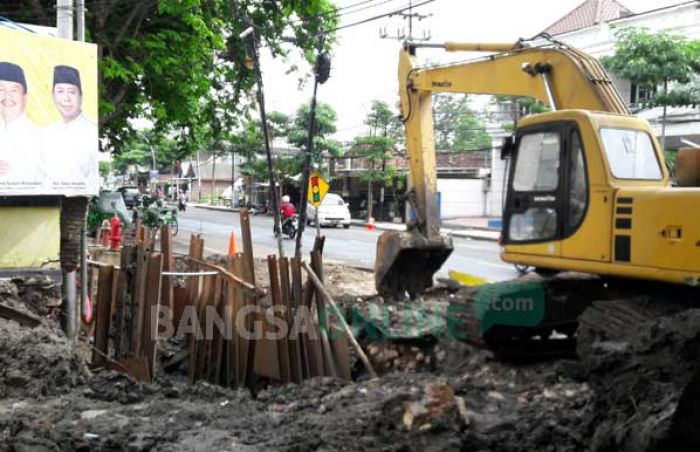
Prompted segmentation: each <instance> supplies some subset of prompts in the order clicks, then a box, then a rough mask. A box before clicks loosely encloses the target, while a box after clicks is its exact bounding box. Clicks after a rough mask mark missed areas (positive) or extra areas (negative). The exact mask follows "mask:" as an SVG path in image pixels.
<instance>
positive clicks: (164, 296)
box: [160, 224, 175, 323]
mask: <svg viewBox="0 0 700 452" xmlns="http://www.w3.org/2000/svg"><path fill="white" fill-rule="evenodd" d="M160 252H161V254H162V255H163V272H172V271H175V259H174V258H173V236H172V234H171V230H170V225H169V224H164V225H163V226H162V227H161V229H160ZM160 293H161V296H160V305H161V306H163V307H165V308H166V311H165V312H166V313H167V318H166V319H165V320H166V321H168V322H170V323H172V321H173V318H174V305H173V302H174V294H173V280H172V278H171V277H170V276H163V282H162V283H161V291H160Z"/></svg>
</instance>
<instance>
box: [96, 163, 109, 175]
mask: <svg viewBox="0 0 700 452" xmlns="http://www.w3.org/2000/svg"><path fill="white" fill-rule="evenodd" d="M98 167H99V172H100V177H108V176H109V162H100V163H99V164H98Z"/></svg>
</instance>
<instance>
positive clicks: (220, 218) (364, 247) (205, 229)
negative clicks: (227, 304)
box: [174, 207, 517, 281]
mask: <svg viewBox="0 0 700 452" xmlns="http://www.w3.org/2000/svg"><path fill="white" fill-rule="evenodd" d="M178 223H179V226H180V231H179V233H178V234H177V236H176V237H175V241H174V242H175V249H176V251H181V252H186V251H187V250H188V247H189V238H190V234H191V233H201V234H202V235H203V237H204V250H205V253H206V254H212V253H219V254H224V253H226V251H227V250H228V241H229V237H230V235H231V232H232V231H235V232H236V236H237V238H238V245H239V246H240V237H241V236H240V222H239V219H238V214H237V213H233V212H225V211H214V210H207V209H198V208H195V207H189V208H188V209H187V211H186V212H180V214H179V215H178ZM321 232H322V233H323V234H324V235H325V236H326V244H325V248H324V257H325V260H326V261H327V262H339V263H344V264H348V265H354V266H358V267H365V268H374V256H375V249H376V244H377V237H378V236H379V234H380V233H381V232H382V231H377V230H374V231H368V230H367V229H365V228H363V227H358V226H353V227H351V228H350V229H343V228H338V229H334V228H323V229H321ZM315 233H316V230H315V228H313V227H312V228H308V229H306V231H305V233H304V237H305V239H304V244H303V249H304V252H305V254H308V252H309V251H310V250H311V246H312V245H313V237H314V235H315ZM251 234H252V236H253V247H254V251H255V254H256V255H257V256H260V257H263V256H266V255H268V254H273V253H276V252H277V243H276V241H275V237H274V236H273V234H272V217H268V216H251ZM284 246H285V252H286V253H287V255H288V256H291V255H293V254H294V241H293V240H289V239H285V240H284ZM454 246H455V250H454V252H453V253H452V255H451V256H450V258H449V259H448V260H447V262H446V263H445V265H443V267H442V269H441V270H440V272H439V273H438V275H441V276H446V275H447V271H448V270H457V271H460V272H465V273H469V274H472V275H475V276H479V277H482V278H486V279H488V280H489V281H501V280H504V279H510V278H514V277H516V276H517V273H516V271H515V269H514V268H513V267H512V266H511V265H510V264H507V263H504V262H501V260H500V258H499V251H500V248H499V246H498V244H496V243H495V242H489V241H481V240H470V239H465V238H458V237H455V238H454Z"/></svg>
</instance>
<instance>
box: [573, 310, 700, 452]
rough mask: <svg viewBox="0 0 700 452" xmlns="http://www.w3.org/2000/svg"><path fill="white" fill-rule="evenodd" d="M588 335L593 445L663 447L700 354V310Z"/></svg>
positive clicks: (583, 346) (585, 358)
mask: <svg viewBox="0 0 700 452" xmlns="http://www.w3.org/2000/svg"><path fill="white" fill-rule="evenodd" d="M582 335H584V336H585V337H584V340H581V341H579V350H578V353H579V355H580V356H581V359H582V363H583V365H584V366H585V369H586V374H587V377H588V379H589V381H590V384H591V386H592V388H593V389H594V394H595V397H594V399H593V404H592V415H593V416H594V417H595V419H596V421H595V427H594V430H593V431H592V433H591V438H592V439H591V449H592V450H594V451H607V450H620V451H653V450H661V449H663V447H664V446H663V445H664V444H666V441H667V440H668V439H669V434H670V431H669V428H670V426H671V420H672V417H673V415H674V412H675V411H676V407H677V405H678V401H679V399H680V397H681V394H682V392H683V390H684V388H685V387H686V385H687V384H688V383H689V381H690V379H691V377H692V375H693V372H694V370H695V367H696V365H697V363H698V358H700V309H690V310H683V311H681V312H678V313H674V314H670V315H666V316H662V317H659V318H655V319H653V320H649V321H646V322H643V323H641V324H637V325H635V328H634V329H632V330H630V331H629V333H628V334H622V335H616V336H614V337H610V335H605V334H600V332H598V331H595V330H594V331H590V330H588V331H582ZM591 335H592V336H594V337H590V336H591ZM695 403H696V404H697V401H696V402H695ZM696 428H697V426H696ZM696 437H697V436H696ZM697 446H698V445H697V444H696V445H695V447H697ZM666 450H669V449H666ZM671 450H680V449H678V448H672V449H671ZM689 450H697V449H695V448H693V449H689Z"/></svg>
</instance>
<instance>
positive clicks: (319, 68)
mask: <svg viewBox="0 0 700 452" xmlns="http://www.w3.org/2000/svg"><path fill="white" fill-rule="evenodd" d="M323 42H324V36H323V35H321V37H320V38H319V41H318V54H317V56H316V65H315V67H314V94H313V97H312V98H311V108H309V136H308V138H307V142H306V155H305V156H304V167H303V168H302V176H301V203H300V206H299V230H298V231H297V243H296V247H295V250H294V256H295V257H300V256H301V241H302V236H303V234H304V228H305V227H306V206H307V204H308V196H309V176H310V174H311V156H312V154H313V152H314V137H315V136H316V92H317V90H318V85H319V83H321V84H323V83H326V81H327V80H328V77H329V76H330V70H331V63H330V56H329V55H328V53H323ZM316 235H319V236H320V235H321V222H320V221H319V220H318V209H316Z"/></svg>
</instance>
